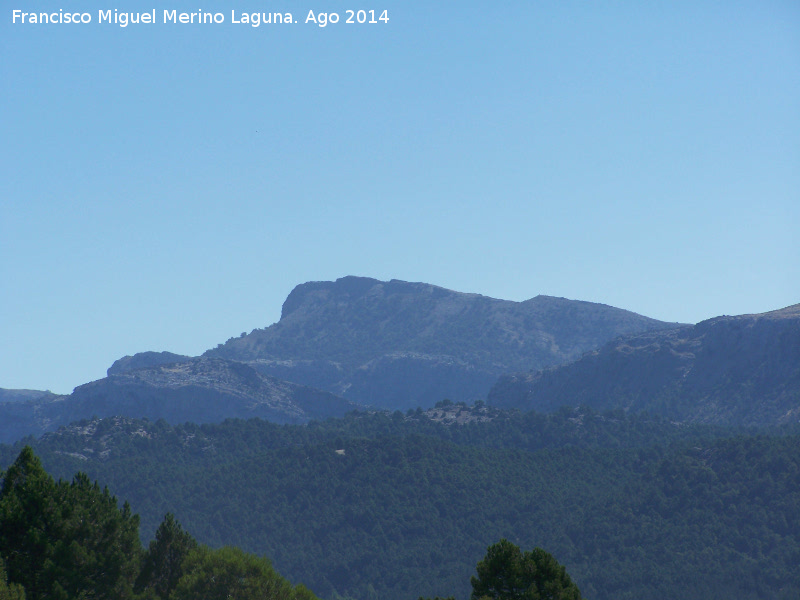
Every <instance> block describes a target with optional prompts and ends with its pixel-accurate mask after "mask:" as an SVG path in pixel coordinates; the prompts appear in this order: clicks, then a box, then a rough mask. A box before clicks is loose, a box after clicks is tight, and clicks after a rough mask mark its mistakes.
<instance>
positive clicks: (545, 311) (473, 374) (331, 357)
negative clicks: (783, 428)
mask: <svg viewBox="0 0 800 600" xmlns="http://www.w3.org/2000/svg"><path fill="white" fill-rule="evenodd" d="M677 325H679V324H676V323H665V322H662V321H657V320H655V319H650V318H648V317H643V316H641V315H637V314H636V313H632V312H630V311H626V310H623V309H618V308H614V307H611V306H607V305H603V304H597V303H591V302H585V301H578V300H567V299H564V298H556V297H552V296H536V297H535V298H531V299H529V300H525V301H523V302H515V301H511V300H500V299H496V298H490V297H488V296H482V295H480V294H474V293H463V292H455V291H452V290H448V289H446V288H443V287H438V286H435V285H431V284H427V283H415V282H405V281H400V280H397V279H393V280H390V281H379V280H377V279H371V278H367V277H354V276H348V277H343V278H340V279H337V280H336V281H333V282H330V281H327V282H326V281H317V282H307V283H303V284H300V285H298V286H296V287H295V288H294V289H293V290H292V291H291V292H290V294H289V295H288V296H287V298H286V301H285V302H284V303H283V307H282V310H281V319H280V321H278V322H277V323H274V324H272V325H270V326H269V327H266V328H262V329H255V330H253V331H252V332H251V333H250V334H246V335H243V336H240V337H238V338H231V339H229V340H228V341H227V342H226V343H225V344H220V345H218V346H217V347H216V348H214V349H211V350H208V351H206V352H205V353H204V355H203V356H209V357H215V356H216V357H222V358H227V359H230V360H239V361H243V362H247V363H248V364H251V365H252V366H253V367H254V368H256V369H258V370H260V371H262V372H264V373H268V374H275V375H276V376H280V377H283V378H285V379H289V380H291V381H296V382H298V383H304V384H307V385H315V386H317V387H321V388H322V389H327V390H328V391H331V392H333V393H337V394H341V395H344V396H345V397H347V398H350V399H352V400H354V401H357V402H360V403H363V404H373V405H377V406H380V407H382V408H390V409H395V408H399V409H406V408H416V406H430V405H432V404H433V403H435V402H436V401H438V400H441V399H442V398H451V399H454V400H474V399H476V398H483V397H485V394H486V393H487V392H488V390H489V389H490V387H491V385H492V383H493V382H494V381H495V380H496V378H497V377H498V376H499V375H501V374H503V373H506V372H510V371H514V370H518V369H520V368H525V369H530V368H541V367H543V366H549V365H551V364H558V363H561V362H564V361H567V360H570V359H573V358H577V357H578V356H580V355H581V354H582V353H583V352H585V351H587V350H590V349H594V348H595V347H597V346H599V345H601V344H602V343H605V342H607V341H608V340H610V339H613V338H614V337H617V336H618V335H621V334H624V333H630V332H635V331H644V330H648V329H659V328H672V327H675V326H677ZM287 361H294V362H293V365H294V366H290V365H289V362H287ZM279 363H282V364H279ZM312 363H313V364H314V365H315V366H314V370H315V371H316V372H313V373H312V372H311V371H310V369H308V368H306V366H307V365H309V364H312ZM320 372H326V373H327V375H325V376H321V375H320ZM386 378H388V380H389V381H392V382H393V383H394V385H393V387H392V389H393V390H395V391H394V392H391V393H389V395H388V397H387V396H381V395H377V394H376V390H377V389H379V388H384V389H386V386H384V385H382V383H381V382H382V381H384V380H385V379H386ZM415 382H418V384H415ZM398 386H399V387H398Z"/></svg>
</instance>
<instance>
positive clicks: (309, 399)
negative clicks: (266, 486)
mask: <svg viewBox="0 0 800 600" xmlns="http://www.w3.org/2000/svg"><path fill="white" fill-rule="evenodd" d="M358 407H359V406H358V405H357V404H354V403H353V402H350V401H347V400H344V399H342V398H339V397H337V396H334V395H333V394H331V393H329V392H323V391H321V390H317V389H313V388H309V387H306V386H303V385H299V384H296V383H290V382H288V381H282V380H280V379H276V378H274V377H269V376H266V375H262V374H260V373H258V372H256V371H255V370H254V369H253V368H251V367H249V366H248V365H245V364H243V363H239V362H235V361H228V360H224V359H218V358H199V359H192V360H189V361H184V362H178V363H167V364H156V365H154V366H150V367H143V368H139V369H135V370H131V371H121V372H117V373H116V374H112V375H109V376H108V377H105V378H103V379H100V380H98V381H93V382H91V383H87V384H84V385H82V386H79V387H77V388H75V390H74V391H73V392H72V394H70V395H69V396H53V397H47V398H41V399H38V400H31V401H28V402H24V403H20V402H15V403H4V404H0V423H2V426H0V441H3V442H11V441H14V440H17V439H19V438H21V437H23V436H25V435H31V434H33V435H39V434H41V433H44V432H46V431H53V430H54V429H56V428H58V427H59V426H61V425H66V424H68V423H71V422H73V421H78V420H80V419H85V418H88V417H91V416H93V415H94V416H98V417H109V416H114V415H125V416H132V417H136V418H140V417H146V418H148V419H151V420H154V421H155V420H158V419H165V420H167V421H168V422H170V423H183V422H186V421H191V422H194V423H208V422H218V421H223V420H224V419H227V418H243V419H247V418H251V417H260V418H262V419H267V420H270V421H273V422H276V423H305V422H307V421H308V420H310V419H324V418H327V417H332V416H341V415H343V414H345V413H346V412H347V411H350V410H353V409H356V408H358Z"/></svg>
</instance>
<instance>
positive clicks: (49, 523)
mask: <svg viewBox="0 0 800 600" xmlns="http://www.w3.org/2000/svg"><path fill="white" fill-rule="evenodd" d="M0 552H1V553H2V558H3V559H4V560H5V562H6V570H7V574H8V579H9V581H12V582H14V583H15V584H19V585H21V586H23V587H24V589H25V593H26V597H27V598H28V600H39V599H45V598H47V599H48V600H61V599H69V598H79V597H83V596H87V595H90V596H91V597H92V598H97V599H98V600H101V599H105V598H108V599H109V600H112V599H114V600H119V599H122V600H124V599H125V598H132V597H133V582H134V580H135V578H136V576H137V574H138V572H139V560H140V557H141V542H140V541H139V517H138V516H137V515H134V514H132V513H131V510H130V506H128V504H127V503H126V504H125V505H124V506H123V507H122V509H120V508H119V507H118V506H117V500H116V498H115V497H114V496H112V495H111V494H110V493H109V491H108V488H106V489H103V490H101V489H100V486H99V485H98V484H97V483H92V482H90V481H89V478H88V477H87V476H86V475H84V474H82V473H78V474H77V475H76V476H75V478H74V479H73V481H72V482H71V483H67V482H64V481H58V482H55V481H53V478H52V477H50V475H48V474H47V472H46V471H45V470H44V469H43V468H42V465H41V462H40V461H39V459H38V458H37V457H36V455H34V453H33V450H31V448H30V447H25V448H24V449H23V450H22V452H21V453H20V455H19V457H18V458H17V460H16V461H15V462H14V464H13V465H12V466H11V467H10V468H9V469H8V471H7V472H6V473H5V474H4V476H3V487H2V491H1V492H0Z"/></svg>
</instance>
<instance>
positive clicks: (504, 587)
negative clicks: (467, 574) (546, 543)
mask: <svg viewBox="0 0 800 600" xmlns="http://www.w3.org/2000/svg"><path fill="white" fill-rule="evenodd" d="M477 572H478V574H477V577H472V578H471V579H470V582H471V583H472V596H471V599H472V600H485V599H492V600H581V594H580V591H579V590H578V587H577V586H576V585H575V584H574V583H573V582H572V580H571V579H570V577H569V575H568V574H567V572H566V569H565V568H564V567H563V566H561V565H560V564H559V563H558V561H556V559H555V558H553V556H551V555H550V554H548V553H547V552H545V551H544V550H542V549H541V548H534V549H533V550H532V551H530V552H522V551H521V550H520V549H519V547H518V546H515V545H514V544H512V543H511V542H509V541H508V540H506V539H502V540H500V541H499V542H498V543H496V544H493V545H492V546H489V548H488V550H487V552H486V556H485V557H484V559H483V560H482V561H480V562H479V563H478V566H477Z"/></svg>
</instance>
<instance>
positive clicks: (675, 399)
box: [489, 304, 800, 425]
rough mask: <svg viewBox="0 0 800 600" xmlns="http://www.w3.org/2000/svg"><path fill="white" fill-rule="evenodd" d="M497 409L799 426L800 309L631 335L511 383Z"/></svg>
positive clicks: (499, 390) (498, 395)
mask: <svg viewBox="0 0 800 600" xmlns="http://www.w3.org/2000/svg"><path fill="white" fill-rule="evenodd" d="M489 403H490V404H492V405H495V406H498V407H505V408H510V407H514V408H519V409H522V410H530V409H534V410H537V411H551V410H554V409H556V408H558V407H560V406H562V405H564V404H569V405H578V404H583V405H586V406H590V407H593V408H595V409H598V410H603V409H608V408H621V409H624V410H626V411H643V410H646V411H649V412H652V413H654V414H659V415H664V416H666V417H669V418H671V419H675V420H680V421H695V422H705V423H717V424H745V425H769V424H778V423H787V422H798V421H800V304H796V305H794V306H789V307H787V308H784V309H782V310H777V311H773V312H768V313H763V314H756V315H741V316H722V317H717V318H714V319H710V320H708V321H703V322H701V323H698V324H697V325H694V326H691V327H683V328H679V329H672V330H666V331H651V332H647V333H643V334H638V335H633V336H627V337H623V338H621V339H618V340H615V341H612V342H610V343H608V344H606V345H605V346H604V347H602V348H601V349H599V350H595V351H592V352H589V353H587V354H586V355H585V356H583V357H582V358H580V359H579V360H577V361H575V362H573V363H571V364H568V365H565V366H561V367H555V368H551V369H545V370H541V371H538V372H535V373H524V374H517V375H506V376H504V377H502V378H500V380H499V381H498V382H497V383H496V384H495V386H494V387H493V388H492V390H491V392H490V393H489Z"/></svg>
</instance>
